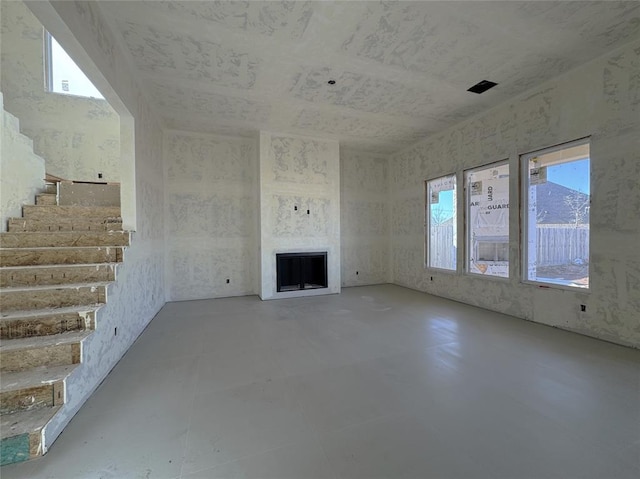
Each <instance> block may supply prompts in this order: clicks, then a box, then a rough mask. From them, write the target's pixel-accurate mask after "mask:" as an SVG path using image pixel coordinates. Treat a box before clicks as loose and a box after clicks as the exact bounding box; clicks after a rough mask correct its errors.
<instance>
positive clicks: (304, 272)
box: [276, 251, 327, 293]
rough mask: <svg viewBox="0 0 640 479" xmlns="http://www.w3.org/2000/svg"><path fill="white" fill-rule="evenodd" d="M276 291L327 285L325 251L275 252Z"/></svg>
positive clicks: (316, 287) (324, 286)
mask: <svg viewBox="0 0 640 479" xmlns="http://www.w3.org/2000/svg"><path fill="white" fill-rule="evenodd" d="M276 274H277V277H278V293H281V292H285V291H298V290H301V289H318V288H326V287H327V253H326V251H325V252H322V253H280V254H276Z"/></svg>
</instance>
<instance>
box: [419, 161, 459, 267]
mask: <svg viewBox="0 0 640 479" xmlns="http://www.w3.org/2000/svg"><path fill="white" fill-rule="evenodd" d="M449 177H453V181H454V198H453V207H454V208H455V213H454V216H453V226H454V238H455V243H456V244H455V247H456V255H455V257H454V261H455V268H440V267H437V266H431V264H430V263H431V255H430V247H431V244H430V243H431V198H430V191H429V183H431V182H433V181H437V180H441V179H444V178H449ZM458 183H459V181H458V174H457V172H454V173H449V174H446V175H439V176H436V177H433V178H430V179H428V180H425V182H424V193H425V196H424V198H425V211H424V215H425V231H424V249H425V253H424V267H425V268H426V269H429V270H433V271H438V272H443V273H449V274H456V273H458V271H459V268H460V264H459V261H458V235H457V227H458V225H457V221H458V211H457V210H458V190H459V188H458Z"/></svg>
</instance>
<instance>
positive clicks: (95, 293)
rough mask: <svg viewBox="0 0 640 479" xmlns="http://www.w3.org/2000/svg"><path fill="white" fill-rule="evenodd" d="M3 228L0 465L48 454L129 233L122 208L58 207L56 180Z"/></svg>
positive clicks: (0, 236)
mask: <svg viewBox="0 0 640 479" xmlns="http://www.w3.org/2000/svg"><path fill="white" fill-rule="evenodd" d="M47 188H48V190H46V192H45V193H43V194H40V195H38V196H37V198H36V205H29V206H24V207H23V217H22V218H11V219H9V221H8V232H7V233H0V374H1V383H0V416H1V417H0V420H1V422H0V435H1V437H0V439H1V442H0V456H1V457H0V464H2V465H4V464H10V463H14V462H20V461H25V460H27V459H30V458H33V457H35V456H39V455H42V454H44V452H46V451H45V450H44V441H43V437H44V428H45V426H46V425H47V423H48V422H49V421H50V420H51V419H52V418H53V416H54V415H55V414H56V412H57V411H58V410H59V409H60V407H61V406H62V405H63V404H64V402H65V384H66V381H67V378H68V377H69V376H70V375H71V374H73V371H74V370H75V368H77V367H80V365H81V363H82V344H83V340H84V339H85V338H87V337H88V336H89V335H90V334H91V333H92V330H93V329H94V328H95V326H96V311H97V310H98V309H99V308H100V307H101V306H102V305H104V304H105V303H106V301H107V295H108V285H109V283H110V282H113V281H115V278H116V275H115V273H116V264H117V263H120V262H122V260H123V252H124V248H125V247H126V246H128V245H129V240H130V235H129V233H128V232H125V231H122V219H121V218H120V207H119V206H118V207H111V206H108V207H105V206H58V204H57V203H58V202H57V194H56V191H57V189H56V185H47Z"/></svg>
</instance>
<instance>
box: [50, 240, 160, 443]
mask: <svg viewBox="0 0 640 479" xmlns="http://www.w3.org/2000/svg"><path fill="white" fill-rule="evenodd" d="M134 238H135V234H134V233H133V232H132V233H131V242H130V245H129V246H128V247H127V248H126V249H125V251H124V258H123V261H122V263H119V264H118V265H117V267H116V281H114V282H113V283H111V284H110V285H109V287H108V290H107V302H106V304H105V305H103V306H102V307H101V308H100V309H99V310H98V311H96V325H95V329H94V331H93V333H92V334H91V335H90V336H89V337H88V338H86V339H85V340H84V341H83V345H82V363H81V364H80V366H79V367H78V368H76V370H74V372H73V374H72V375H71V376H69V378H67V381H66V384H65V392H66V399H65V403H64V405H62V407H61V408H60V410H59V411H58V412H57V413H56V415H55V416H54V417H53V418H52V419H51V420H50V421H49V422H48V423H47V425H46V426H45V427H44V429H43V440H44V442H43V453H44V452H46V451H47V450H48V449H49V448H50V447H51V445H52V444H53V442H54V441H55V440H56V439H57V437H58V436H59V435H60V434H61V433H62V431H63V430H64V428H65V427H66V426H67V425H68V423H69V422H70V421H71V419H72V418H73V417H74V416H75V414H76V413H77V412H78V411H79V410H80V409H81V408H82V407H83V405H84V404H85V402H86V401H87V400H88V399H89V397H90V396H91V395H92V394H93V393H94V392H95V391H96V390H97V389H98V387H99V386H100V385H101V383H102V382H103V381H104V380H105V378H106V377H107V376H108V375H109V373H110V372H111V370H112V369H113V368H114V367H115V366H116V364H117V363H118V362H119V361H120V359H121V358H122V356H124V354H125V353H126V352H127V350H128V349H129V348H130V347H131V345H132V344H133V343H134V342H135V340H136V339H137V338H138V336H139V335H140V334H141V333H142V332H143V331H144V329H145V328H146V327H147V325H148V324H149V322H150V321H151V320H152V319H153V317H154V316H155V315H156V314H157V313H158V311H159V310H160V308H162V306H163V305H164V297H163V294H162V291H161V288H156V289H157V291H148V289H147V288H146V278H149V277H153V276H155V277H160V278H163V270H162V268H160V267H158V266H157V265H159V264H162V263H159V262H157V261H155V260H153V259H151V258H150V257H149V252H148V251H145V250H144V249H143V248H142V247H141V245H139V244H136V242H135V239H134ZM156 270H157V271H156ZM141 292H142V294H141ZM131 318H137V319H139V320H131ZM115 328H117V334H114V332H115V331H114V330H115Z"/></svg>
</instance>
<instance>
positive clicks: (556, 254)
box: [430, 224, 589, 268]
mask: <svg viewBox="0 0 640 479" xmlns="http://www.w3.org/2000/svg"><path fill="white" fill-rule="evenodd" d="M536 235H537V238H536V240H537V244H538V251H537V253H538V254H537V264H538V266H554V265H560V264H571V263H574V262H576V261H582V262H584V263H587V262H588V261H589V225H578V226H574V225H545V224H542V225H538V226H537V229H536ZM430 239H431V244H430V248H431V250H430V252H431V254H432V256H431V260H432V264H433V265H434V266H437V267H439V268H453V267H454V264H453V262H452V258H451V256H452V255H451V254H450V252H451V248H453V226H452V225H450V224H448V225H440V226H434V227H433V228H432V229H431V238H430ZM454 256H455V255H454Z"/></svg>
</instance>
